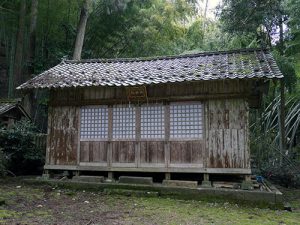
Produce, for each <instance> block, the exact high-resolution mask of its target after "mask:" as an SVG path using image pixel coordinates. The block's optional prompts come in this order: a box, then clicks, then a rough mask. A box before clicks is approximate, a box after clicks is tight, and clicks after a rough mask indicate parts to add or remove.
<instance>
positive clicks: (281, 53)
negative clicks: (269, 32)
mask: <svg viewBox="0 0 300 225" xmlns="http://www.w3.org/2000/svg"><path fill="white" fill-rule="evenodd" d="M283 41H284V40H283V20H282V16H280V17H279V53H280V55H283V50H284V49H283V48H284V43H283Z"/></svg>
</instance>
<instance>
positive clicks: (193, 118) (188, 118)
mask: <svg viewBox="0 0 300 225" xmlns="http://www.w3.org/2000/svg"><path fill="white" fill-rule="evenodd" d="M170 137H171V138H201V137H202V104H201V103H188V104H187V103H182V104H180V103H179V104H178V103H177V104H175V103H174V104H171V105H170Z"/></svg>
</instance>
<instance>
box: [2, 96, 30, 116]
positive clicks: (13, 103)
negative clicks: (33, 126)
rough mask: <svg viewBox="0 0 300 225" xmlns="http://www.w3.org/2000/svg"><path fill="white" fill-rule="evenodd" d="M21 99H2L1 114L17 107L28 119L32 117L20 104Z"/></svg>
mask: <svg viewBox="0 0 300 225" xmlns="http://www.w3.org/2000/svg"><path fill="white" fill-rule="evenodd" d="M20 101H21V100H20V99H10V100H7V99H5V100H4V99H0V116H1V115H3V114H4V113H6V112H8V111H9V110H11V109H14V108H17V109H18V110H20V111H21V112H22V113H23V115H24V116H26V117H27V118H28V119H30V116H29V115H28V113H27V112H26V111H25V109H24V108H23V107H22V106H21V105H20Z"/></svg>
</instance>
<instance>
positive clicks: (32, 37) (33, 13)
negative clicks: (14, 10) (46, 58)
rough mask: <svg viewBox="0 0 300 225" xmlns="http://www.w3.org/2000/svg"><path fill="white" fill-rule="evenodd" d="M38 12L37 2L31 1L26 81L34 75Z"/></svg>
mask: <svg viewBox="0 0 300 225" xmlns="http://www.w3.org/2000/svg"><path fill="white" fill-rule="evenodd" d="M37 12H38V0H31V8H30V25H29V48H28V58H27V61H28V62H27V63H28V74H27V79H28V78H30V76H31V75H32V74H33V73H34V59H35V49H36V22H37Z"/></svg>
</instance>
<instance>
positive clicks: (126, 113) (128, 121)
mask: <svg viewBox="0 0 300 225" xmlns="http://www.w3.org/2000/svg"><path fill="white" fill-rule="evenodd" d="M113 138H120V139H123V138H124V139H134V138H135V107H129V106H114V107H113Z"/></svg>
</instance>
